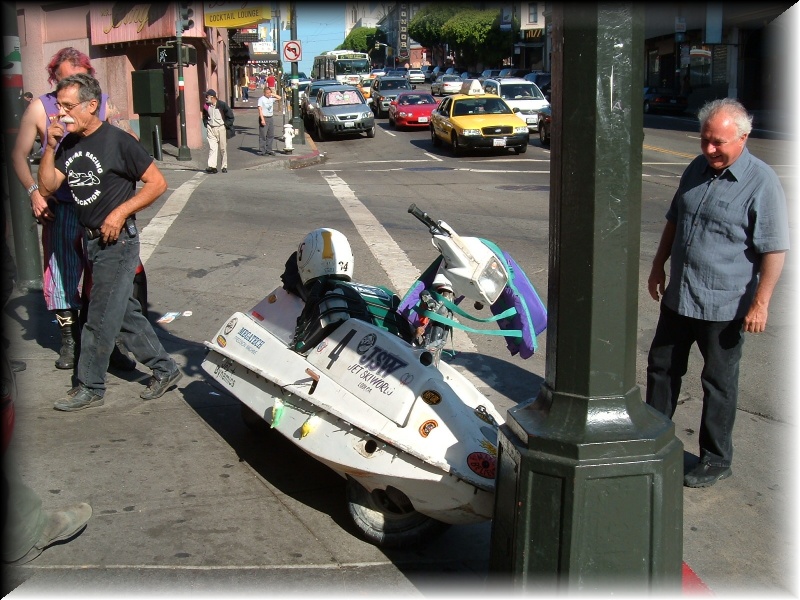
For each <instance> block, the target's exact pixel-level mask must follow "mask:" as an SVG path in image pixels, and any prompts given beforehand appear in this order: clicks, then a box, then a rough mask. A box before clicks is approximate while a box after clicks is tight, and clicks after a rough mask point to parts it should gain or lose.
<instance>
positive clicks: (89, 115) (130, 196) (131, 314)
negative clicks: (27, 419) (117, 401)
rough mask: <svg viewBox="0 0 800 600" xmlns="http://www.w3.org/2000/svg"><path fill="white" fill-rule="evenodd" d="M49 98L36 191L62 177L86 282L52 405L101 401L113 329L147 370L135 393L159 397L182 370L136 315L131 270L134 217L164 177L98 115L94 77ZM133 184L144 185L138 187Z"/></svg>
mask: <svg viewBox="0 0 800 600" xmlns="http://www.w3.org/2000/svg"><path fill="white" fill-rule="evenodd" d="M56 97H57V99H58V105H57V106H58V109H59V117H60V118H59V119H58V120H56V121H54V122H53V123H52V124H51V125H50V127H49V128H48V137H47V148H46V149H45V152H44V154H43V156H42V160H41V163H40V165H39V189H40V190H41V191H42V192H43V193H44V194H45V195H47V194H52V193H53V192H54V191H55V190H56V189H58V187H59V186H60V185H61V184H62V182H64V181H65V180H66V181H67V182H68V184H69V188H70V192H71V194H72V197H73V199H74V200H75V206H76V209H77V212H78V220H79V221H80V223H81V225H82V226H83V227H85V228H86V232H87V238H88V242H87V254H88V257H89V260H90V261H91V263H92V279H93V281H92V294H91V298H90V301H89V316H88V320H87V321H86V324H85V325H84V328H83V333H82V336H81V352H80V358H79V360H78V369H77V373H76V376H77V380H78V385H77V386H76V387H74V388H72V389H71V390H70V391H69V392H68V393H67V396H66V398H63V399H61V400H59V401H57V402H56V403H55V405H54V408H55V409H56V410H63V411H75V410H81V409H84V408H89V407H90V406H99V405H101V404H103V402H104V401H103V396H104V394H105V390H106V384H105V374H106V369H107V368H108V361H109V357H110V356H111V351H112V350H113V348H114V338H115V337H116V332H118V331H119V332H120V335H121V337H122V339H123V341H124V343H125V345H126V346H127V347H128V349H129V350H130V351H131V352H132V353H133V355H134V357H135V358H136V360H137V361H139V362H141V363H142V364H144V365H146V366H147V367H149V368H150V369H152V370H153V377H152V378H151V379H150V382H149V384H148V386H147V389H146V390H145V391H143V392H142V393H141V394H140V397H141V398H142V399H144V400H151V399H154V398H159V397H161V396H162V395H163V394H164V393H165V392H166V391H167V389H169V387H170V386H171V385H172V384H173V383H176V382H177V381H178V380H179V379H180V378H181V376H182V374H181V372H180V370H179V369H178V366H177V364H176V363H175V361H174V360H173V359H172V358H171V357H170V356H169V354H167V352H166V350H164V347H163V346H162V345H161V342H160V341H159V339H158V336H156V334H155V331H153V327H152V325H151V324H150V322H149V321H148V320H147V318H146V317H145V316H144V315H143V314H142V307H141V305H140V304H139V301H138V300H137V299H136V298H135V297H134V296H133V293H132V292H133V278H132V277H131V274H132V273H133V272H134V271H135V270H136V267H137V265H138V263H139V235H138V232H137V230H136V220H135V216H134V215H135V214H136V213H137V212H139V211H140V210H142V209H143V208H146V207H148V206H150V205H151V204H152V203H153V202H155V200H156V198H158V197H159V196H160V195H161V194H163V193H164V191H166V189H167V182H166V181H165V179H164V176H163V175H162V174H161V171H159V170H158V167H157V166H156V164H155V163H154V162H153V159H152V157H151V156H150V155H149V154H148V153H147V151H146V150H145V149H144V147H143V146H142V145H141V144H139V143H138V142H137V141H136V140H135V139H134V138H133V137H131V136H130V135H129V134H128V133H126V132H124V131H122V130H120V129H118V128H116V127H113V126H111V125H109V124H108V123H105V122H103V121H101V120H100V118H99V110H100V104H101V102H102V99H101V90H100V84H99V83H98V82H97V80H96V79H95V78H94V77H92V76H91V75H87V74H78V75H73V76H70V77H66V78H65V79H62V80H61V81H60V82H59V83H58V86H57V87H56ZM62 138H63V139H62ZM59 142H60V145H59ZM56 146H58V150H57V151H56ZM138 181H141V182H142V183H143V184H144V185H143V187H141V188H140V189H138V190H137V189H136V184H137V182H138Z"/></svg>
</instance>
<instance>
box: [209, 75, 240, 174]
mask: <svg viewBox="0 0 800 600" xmlns="http://www.w3.org/2000/svg"><path fill="white" fill-rule="evenodd" d="M203 124H204V125H205V126H206V137H208V168H206V173H216V172H217V160H218V159H217V154H219V161H220V162H221V163H222V164H221V167H222V172H223V173H227V172H228V131H230V132H231V133H233V111H232V110H231V107H230V106H228V105H227V104H226V103H225V102H223V101H222V100H218V99H217V92H216V91H214V90H208V91H207V92H206V103H205V104H204V105H203Z"/></svg>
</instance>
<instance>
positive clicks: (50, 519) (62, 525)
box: [7, 502, 92, 565]
mask: <svg viewBox="0 0 800 600" xmlns="http://www.w3.org/2000/svg"><path fill="white" fill-rule="evenodd" d="M91 517H92V507H91V506H89V505H88V504H86V503H85V502H81V503H79V504H73V505H72V506H67V507H66V508H62V509H61V510H58V511H45V518H46V521H45V524H44V528H43V529H42V533H41V535H40V536H39V539H38V540H37V541H36V543H35V544H34V545H33V547H32V548H31V549H30V550H28V552H27V553H26V554H25V555H24V556H21V557H20V558H17V559H16V560H12V561H8V562H7V564H9V565H24V564H25V563H29V562H30V561H32V560H33V559H34V558H36V557H37V556H39V555H40V554H41V553H42V552H43V551H44V550H45V549H46V548H49V547H50V546H52V545H54V544H57V543H59V542H65V541H68V540H71V539H72V538H73V537H75V536H77V535H78V534H79V533H81V532H82V531H83V530H84V529H85V528H86V523H87V522H88V521H89V519H90V518H91Z"/></svg>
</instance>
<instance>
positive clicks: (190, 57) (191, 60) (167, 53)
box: [156, 44, 197, 65]
mask: <svg viewBox="0 0 800 600" xmlns="http://www.w3.org/2000/svg"><path fill="white" fill-rule="evenodd" d="M181 56H183V64H184V65H196V64H197V49H196V48H195V47H194V46H190V45H188V44H181ZM156 57H157V60H158V62H160V63H161V64H162V65H175V64H178V48H177V46H159V47H158V50H157V53H156Z"/></svg>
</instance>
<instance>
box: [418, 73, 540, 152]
mask: <svg viewBox="0 0 800 600" xmlns="http://www.w3.org/2000/svg"><path fill="white" fill-rule="evenodd" d="M431 141H432V142H433V145H434V146H440V145H441V144H442V142H445V143H446V144H449V145H450V147H451V149H452V151H453V154H454V155H456V156H457V155H459V154H461V153H462V152H463V151H464V150H465V149H468V148H503V149H505V148H512V149H513V150H514V154H523V153H524V152H525V151H526V150H527V149H528V125H527V123H525V121H523V120H522V119H521V118H520V117H519V116H517V113H516V111H514V110H512V109H511V107H510V106H509V105H508V104H506V102H505V100H503V99H502V98H501V97H500V96H496V95H494V94H487V93H486V92H484V90H483V88H482V87H481V83H480V81H478V80H477V79H467V80H466V81H465V82H464V85H462V86H461V93H459V94H453V95H452V96H448V97H446V98H445V99H444V100H442V101H441V102H440V103H439V106H437V107H436V109H435V110H434V111H433V112H432V113H431Z"/></svg>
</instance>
